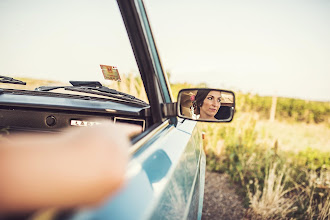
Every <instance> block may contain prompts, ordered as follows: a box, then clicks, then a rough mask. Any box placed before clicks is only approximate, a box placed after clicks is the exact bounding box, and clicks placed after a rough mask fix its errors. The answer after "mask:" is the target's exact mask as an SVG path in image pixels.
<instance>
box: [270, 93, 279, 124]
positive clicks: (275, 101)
mask: <svg viewBox="0 0 330 220" xmlns="http://www.w3.org/2000/svg"><path fill="white" fill-rule="evenodd" d="M276 105H277V96H273V99H272V107H271V109H270V115H269V120H270V121H271V122H273V121H274V120H275V114H276Z"/></svg>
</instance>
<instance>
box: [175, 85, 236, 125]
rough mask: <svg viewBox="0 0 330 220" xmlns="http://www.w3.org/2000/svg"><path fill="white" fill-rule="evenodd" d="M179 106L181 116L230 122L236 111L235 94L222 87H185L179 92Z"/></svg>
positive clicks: (199, 119)
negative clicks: (221, 88)
mask: <svg viewBox="0 0 330 220" xmlns="http://www.w3.org/2000/svg"><path fill="white" fill-rule="evenodd" d="M177 108H178V109H177V112H178V116H179V117H180V118H186V119H191V120H195V121H208V122H230V121H231V120H233V117H234V112H235V94H234V93H233V92H232V91H228V90H220V89H208V88H207V89H204V88H203V89H183V90H181V91H180V92H179V94H178V104H177Z"/></svg>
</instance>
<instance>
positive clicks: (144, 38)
mask: <svg viewBox="0 0 330 220" xmlns="http://www.w3.org/2000/svg"><path fill="white" fill-rule="evenodd" d="M118 5H119V8H120V11H121V14H122V16H123V20H124V23H125V26H126V29H127V33H128V36H129V38H130V42H131V44H132V49H133V51H134V55H135V58H136V61H137V64H138V67H139V70H140V73H141V77H142V80H143V83H144V87H145V89H146V93H147V96H148V99H149V103H150V108H151V117H152V123H153V126H151V127H150V128H149V129H147V130H146V131H145V132H144V133H142V134H141V135H140V136H139V137H137V138H135V139H134V140H133V146H132V147H131V149H130V153H131V156H132V158H131V161H130V163H129V165H128V169H127V174H126V176H127V182H126V185H125V186H124V188H123V189H122V190H121V191H120V192H118V194H117V195H116V196H115V197H112V198H109V200H108V201H106V202H105V203H104V204H103V205H102V206H101V207H99V208H97V209H89V210H80V211H79V212H76V213H75V214H74V215H73V216H72V218H73V219H197V218H198V219H200V218H201V211H202V204H203V193H204V173H205V154H204V152H203V148H202V140H201V131H200V130H199V128H198V126H197V122H195V121H189V120H184V119H177V118H176V117H165V116H164V111H163V110H164V109H163V108H164V104H165V103H171V102H172V97H171V91H170V87H169V84H168V82H167V79H166V76H165V74H164V70H163V68H162V65H161V62H160V58H159V55H158V53H157V48H156V45H155V42H154V39H153V36H152V32H151V28H150V26H149V22H148V17H147V14H146V11H145V8H144V5H143V1H140V0H137V1H135V0H129V1H121V0H118Z"/></svg>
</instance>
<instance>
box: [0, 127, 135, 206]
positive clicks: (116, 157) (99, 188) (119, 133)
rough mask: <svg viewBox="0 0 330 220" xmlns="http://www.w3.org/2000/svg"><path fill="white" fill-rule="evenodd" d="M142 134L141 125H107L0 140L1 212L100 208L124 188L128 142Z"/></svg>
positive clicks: (13, 136) (14, 136)
mask: <svg viewBox="0 0 330 220" xmlns="http://www.w3.org/2000/svg"><path fill="white" fill-rule="evenodd" d="M138 132H141V128H140V127H138V126H133V125H126V124H113V123H112V122H109V121H104V122H101V125H97V126H93V127H83V128H74V129H72V128H70V129H66V130H65V131H63V132H61V133H58V134H51V135H50V134H47V135H41V134H38V135H31V134H25V135H17V136H16V135H12V136H10V137H9V138H8V139H4V140H1V142H0V179H1V181H0V195H1V196H0V211H1V210H2V211H17V210H20V211H26V210H32V209H36V208H43V207H59V208H69V207H76V206H84V205H91V204H98V203H99V202H101V201H103V200H104V199H105V198H108V197H109V196H110V195H112V194H113V193H115V192H116V191H117V190H118V189H119V187H121V186H122V184H123V182H124V176H125V169H126V165H127V162H128V158H129V155H128V148H129V147H130V141H129V138H128V137H129V136H130V135H132V134H136V133H138Z"/></svg>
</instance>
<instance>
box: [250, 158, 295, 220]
mask: <svg viewBox="0 0 330 220" xmlns="http://www.w3.org/2000/svg"><path fill="white" fill-rule="evenodd" d="M285 173H287V170H286V168H282V169H280V170H279V171H278V170H277V164H276V163H275V164H273V165H272V166H271V167H270V168H269V171H268V174H266V176H265V180H264V187H263V188H261V186H260V185H259V182H258V180H255V183H254V193H253V192H251V190H250V188H249V187H247V190H248V196H249V199H250V210H249V213H248V215H249V217H250V218H251V219H283V218H285V217H286V216H288V214H290V213H292V212H294V211H295V210H297V207H295V206H294V205H295V203H296V200H297V198H296V197H288V196H287V195H288V193H289V192H290V191H291V190H293V189H289V190H288V189H287V190H285V184H286V183H287V178H286V177H284V175H285Z"/></svg>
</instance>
